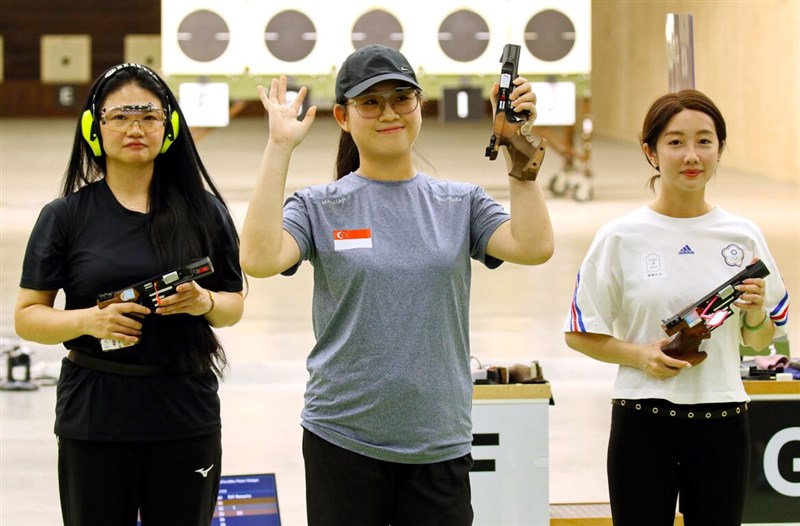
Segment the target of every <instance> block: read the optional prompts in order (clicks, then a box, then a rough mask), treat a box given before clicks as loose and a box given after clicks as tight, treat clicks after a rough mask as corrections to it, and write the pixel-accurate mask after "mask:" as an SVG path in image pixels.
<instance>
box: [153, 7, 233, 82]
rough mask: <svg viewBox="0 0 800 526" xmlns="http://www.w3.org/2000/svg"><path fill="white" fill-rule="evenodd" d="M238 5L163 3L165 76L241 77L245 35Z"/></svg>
mask: <svg viewBox="0 0 800 526" xmlns="http://www.w3.org/2000/svg"><path fill="white" fill-rule="evenodd" d="M236 7H237V5H236V3H233V2H226V3H220V2H213V1H209V0H206V1H194V2H176V1H164V2H162V3H161V35H162V38H161V65H162V68H163V70H164V73H165V74H169V75H174V74H198V75H212V74H229V75H236V74H241V73H242V70H243V60H242V57H244V56H245V55H244V53H243V49H242V44H243V39H244V36H245V32H244V31H243V30H242V28H241V27H240V25H239V24H238V23H237V22H238V21H237V16H236Z"/></svg>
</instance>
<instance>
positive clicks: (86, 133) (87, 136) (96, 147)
mask: <svg viewBox="0 0 800 526" xmlns="http://www.w3.org/2000/svg"><path fill="white" fill-rule="evenodd" d="M126 68H137V69H139V70H141V71H144V72H146V73H147V74H148V75H150V76H151V77H152V78H153V80H155V81H156V83H157V84H158V86H159V87H160V88H161V91H162V92H163V93H164V99H165V100H166V101H167V102H166V106H167V107H166V110H167V122H166V126H165V129H164V143H163V144H162V145H161V152H160V153H164V152H166V151H167V149H169V147H170V145H172V143H173V142H175V138H176V137H178V131H179V129H180V116H179V115H178V111H177V110H175V111H172V108H171V107H170V105H169V98H168V97H167V93H168V92H167V87H166V86H165V85H164V83H163V82H162V81H161V79H160V78H158V76H157V75H156V74H155V73H153V72H152V71H150V69H148V68H147V67H146V66H142V65H141V64H134V63H125V64H119V65H117V66H114V67H113V68H111V69H109V70H108V71H106V72H105V74H104V75H103V77H102V80H101V81H100V82H98V84H97V87H95V89H94V93H93V94H92V104H91V106H90V107H89V109H88V110H86V111H84V112H83V115H82V116H81V133H82V134H83V138H84V140H85V141H86V143H87V144H88V145H89V148H91V150H92V154H94V156H95V157H100V156H101V155H103V147H102V145H101V144H100V125H99V124H98V122H97V120H96V119H95V117H96V116H97V109H96V108H95V102H96V100H97V94H98V93H102V91H103V86H105V85H106V83H107V82H108V80H109V79H110V78H111V77H113V76H114V75H116V74H117V73H118V72H119V71H121V70H123V69H126Z"/></svg>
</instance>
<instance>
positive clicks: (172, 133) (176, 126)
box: [161, 111, 181, 153]
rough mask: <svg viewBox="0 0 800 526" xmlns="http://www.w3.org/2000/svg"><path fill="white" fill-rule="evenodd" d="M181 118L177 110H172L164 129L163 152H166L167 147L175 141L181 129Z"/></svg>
mask: <svg viewBox="0 0 800 526" xmlns="http://www.w3.org/2000/svg"><path fill="white" fill-rule="evenodd" d="M180 123H181V119H180V117H179V116H178V112H177V111H172V112H170V114H169V117H168V118H167V122H166V129H165V130H164V144H162V145H161V153H165V152H166V151H167V149H168V148H169V147H170V146H171V145H172V143H173V142H175V139H176V138H177V137H178V132H179V131H180Z"/></svg>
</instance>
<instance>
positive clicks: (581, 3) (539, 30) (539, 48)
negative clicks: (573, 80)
mask: <svg viewBox="0 0 800 526" xmlns="http://www.w3.org/2000/svg"><path fill="white" fill-rule="evenodd" d="M512 3H515V4H519V5H518V6H514V7H513V8H512V12H515V13H516V12H523V11H521V9H522V7H523V6H532V7H533V8H532V9H530V10H529V11H530V12H531V15H530V16H524V17H517V18H515V19H513V20H511V31H510V35H511V36H510V37H509V38H510V42H514V43H517V42H518V43H520V45H521V46H522V56H521V57H520V73H528V74H548V75H549V74H553V75H562V74H563V75H566V74H587V73H590V72H591V59H592V57H591V41H592V38H591V30H592V29H591V28H592V24H591V3H590V1H589V0H573V1H570V2H533V3H531V2H523V1H522V0H512Z"/></svg>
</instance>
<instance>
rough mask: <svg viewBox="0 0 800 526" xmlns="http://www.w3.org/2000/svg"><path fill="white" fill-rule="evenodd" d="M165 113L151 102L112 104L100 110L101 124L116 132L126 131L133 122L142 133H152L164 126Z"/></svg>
mask: <svg viewBox="0 0 800 526" xmlns="http://www.w3.org/2000/svg"><path fill="white" fill-rule="evenodd" d="M166 115H167V112H166V110H164V108H156V107H155V106H153V105H152V104H136V105H130V106H114V107H113V108H108V109H106V108H103V109H102V110H101V111H100V116H101V117H102V120H101V122H102V123H103V125H105V126H107V127H108V129H110V130H113V131H117V132H127V131H128V130H129V129H130V128H131V126H133V124H134V123H138V124H139V129H141V130H142V131H143V132H144V133H153V132H155V131H158V130H160V129H163V128H164V124H165V122H166Z"/></svg>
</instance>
